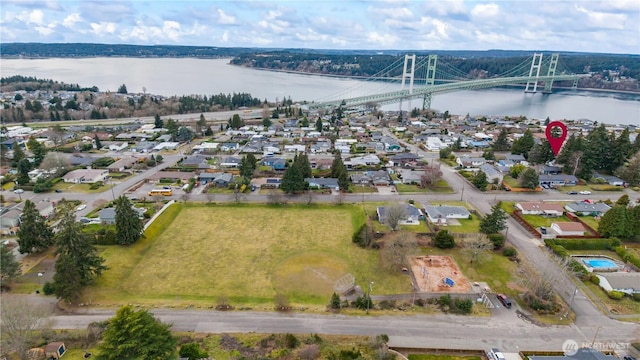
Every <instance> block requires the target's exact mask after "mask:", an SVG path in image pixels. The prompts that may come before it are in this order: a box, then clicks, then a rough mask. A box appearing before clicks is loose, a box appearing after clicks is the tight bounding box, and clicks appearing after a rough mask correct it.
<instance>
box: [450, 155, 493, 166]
mask: <svg viewBox="0 0 640 360" xmlns="http://www.w3.org/2000/svg"><path fill="white" fill-rule="evenodd" d="M486 162H487V160H485V159H484V158H481V157H470V156H463V157H459V158H457V159H456V163H457V164H458V165H460V166H462V167H464V168H477V167H480V166H482V165H484V164H485V163H486Z"/></svg>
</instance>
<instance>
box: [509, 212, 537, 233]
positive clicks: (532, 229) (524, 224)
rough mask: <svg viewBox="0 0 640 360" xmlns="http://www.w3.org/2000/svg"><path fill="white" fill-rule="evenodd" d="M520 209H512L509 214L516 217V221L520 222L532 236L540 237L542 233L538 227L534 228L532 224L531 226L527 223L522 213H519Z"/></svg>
mask: <svg viewBox="0 0 640 360" xmlns="http://www.w3.org/2000/svg"><path fill="white" fill-rule="evenodd" d="M521 213H522V211H520V210H517V209H516V210H513V213H512V214H511V216H512V217H513V218H514V219H516V221H517V222H519V223H520V225H522V226H524V228H525V229H527V231H529V232H530V233H531V234H533V236H535V237H537V238H541V237H542V234H541V233H540V231H538V229H536V228H534V227H533V226H531V224H529V223H528V222H527V220H525V219H524V218H523V217H522V215H521Z"/></svg>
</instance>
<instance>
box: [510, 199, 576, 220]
mask: <svg viewBox="0 0 640 360" xmlns="http://www.w3.org/2000/svg"><path fill="white" fill-rule="evenodd" d="M515 208H516V209H518V210H520V211H522V215H542V216H547V217H558V216H562V214H563V213H564V207H563V206H562V205H561V204H550V203H544V202H537V201H529V202H521V203H517V204H515Z"/></svg>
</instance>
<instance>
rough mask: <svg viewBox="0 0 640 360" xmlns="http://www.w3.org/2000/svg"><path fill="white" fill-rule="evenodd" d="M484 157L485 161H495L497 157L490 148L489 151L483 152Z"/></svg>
mask: <svg viewBox="0 0 640 360" xmlns="http://www.w3.org/2000/svg"><path fill="white" fill-rule="evenodd" d="M482 157H483V158H484V159H485V160H495V159H496V156H495V155H494V153H493V149H492V148H488V149H487V150H485V151H483V152H482Z"/></svg>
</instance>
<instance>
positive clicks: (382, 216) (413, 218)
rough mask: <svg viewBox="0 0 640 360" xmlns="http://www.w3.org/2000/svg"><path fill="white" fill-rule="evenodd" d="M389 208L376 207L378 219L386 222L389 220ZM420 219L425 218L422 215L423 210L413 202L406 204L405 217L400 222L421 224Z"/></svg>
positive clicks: (401, 223)
mask: <svg viewBox="0 0 640 360" xmlns="http://www.w3.org/2000/svg"><path fill="white" fill-rule="evenodd" d="M388 208H389V207H386V206H378V207H377V208H376V212H377V214H378V221H380V223H382V224H384V223H386V221H387V218H386V214H387V213H388ZM420 219H424V215H422V211H420V209H418V208H417V207H415V206H414V205H412V204H404V216H403V219H402V220H400V222H399V223H398V224H400V225H419V224H420Z"/></svg>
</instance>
